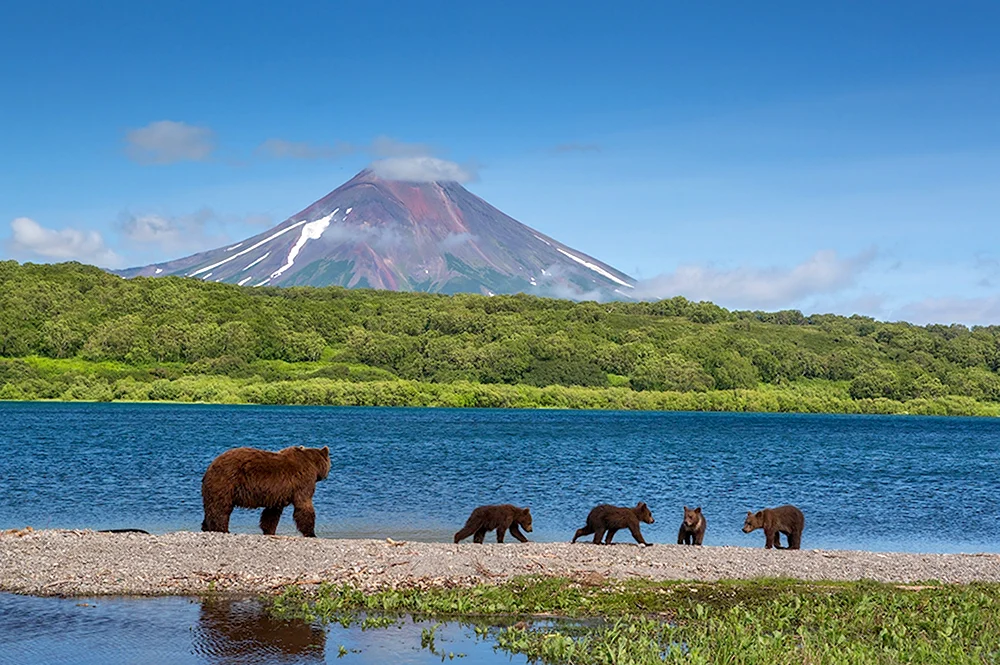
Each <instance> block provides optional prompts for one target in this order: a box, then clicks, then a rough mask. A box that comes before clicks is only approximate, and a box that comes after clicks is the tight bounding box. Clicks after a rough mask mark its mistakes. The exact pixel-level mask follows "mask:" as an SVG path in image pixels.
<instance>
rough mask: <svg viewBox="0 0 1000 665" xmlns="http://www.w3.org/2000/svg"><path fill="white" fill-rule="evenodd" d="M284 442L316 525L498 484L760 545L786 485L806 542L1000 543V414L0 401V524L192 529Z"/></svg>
mask: <svg viewBox="0 0 1000 665" xmlns="http://www.w3.org/2000/svg"><path fill="white" fill-rule="evenodd" d="M289 445H306V446H323V445H329V446H330V451H331V456H332V458H333V470H332V472H331V474H330V477H329V479H328V480H327V481H325V482H322V483H320V484H319V485H318V486H317V490H316V497H315V505H316V511H317V533H318V535H320V536H321V537H378V538H384V537H392V538H396V539H420V540H441V541H450V539H451V537H452V534H453V533H454V532H455V531H456V530H458V528H459V527H461V525H462V524H463V522H464V521H465V518H466V517H467V516H468V514H469V512H470V511H471V509H472V508H473V507H475V506H477V505H479V504H483V503H500V502H511V503H516V504H520V505H530V506H531V509H532V513H533V515H534V524H535V532H534V533H533V534H531V535H530V536H529V537H531V538H533V539H535V540H549V541H551V540H569V539H570V538H571V537H572V535H573V532H574V531H575V530H576V529H577V528H578V527H580V526H582V525H583V523H584V519H585V517H586V515H587V512H588V511H589V509H590V508H591V507H592V506H594V505H595V504H597V503H602V502H609V503H616V504H621V505H634V504H635V502H636V501H640V500H641V501H646V502H647V503H648V504H649V506H650V508H651V509H652V512H653V515H654V517H655V518H656V523H655V524H652V525H643V533H644V535H645V536H646V538H647V540H649V541H651V542H661V543H663V542H675V541H676V537H677V528H678V526H679V524H680V521H681V506H683V505H684V504H687V505H689V506H699V505H700V506H702V510H703V511H704V513H705V515H706V517H707V520H708V532H707V535H706V538H705V544H706V545H749V546H754V547H759V546H762V545H763V540H764V537H763V535H762V533H761V532H755V533H753V534H750V535H745V534H743V533H742V532H741V531H740V527H741V526H742V524H743V519H744V517H745V515H746V511H747V510H750V509H753V510H757V509H760V508H763V507H766V506H775V505H779V504H783V503H794V504H796V505H798V506H799V507H801V508H802V510H803V511H804V513H805V515H806V529H805V534H804V537H803V546H804V547H807V548H814V547H824V548H828V547H829V548H851V549H855V548H856V549H870V550H899V551H923V552H960V551H966V552H968V551H991V552H996V551H1000V420H993V419H985V418H932V417H910V416H885V417H882V416H842V415H797V414H796V415H786V414H729V413H639V412H582V411H547V410H464V409H389V408H330V407H316V408H313V407H258V406H214V405H211V406H210V405H167V404H73V403H69V404H63V403H15V402H5V403H2V402H0V488H2V489H0V529H6V528H21V527H24V526H29V525H30V526H32V527H34V528H36V529H40V528H93V529H102V528H118V527H136V528H142V529H146V530H149V531H152V532H164V531H173V530H197V529H198V528H199V527H200V524H201V518H202V513H201V498H200V483H201V476H202V474H203V473H204V471H205V468H206V467H207V466H208V463H209V462H210V461H211V460H212V459H213V458H214V457H215V456H216V455H218V454H219V453H221V452H222V451H224V450H226V449H228V448H232V447H234V446H255V447H259V448H267V449H279V448H282V447H284V446H289ZM290 513H291V511H286V513H285V515H284V517H283V518H282V523H281V526H280V528H279V532H283V533H293V532H294V526H293V524H292V521H291V514H290ZM257 519H258V511H239V510H238V511H236V513H234V519H233V521H232V523H231V527H232V530H234V531H243V532H251V533H252V532H256V531H257V526H256V523H257ZM487 538H488V539H491V538H492V535H490V536H487ZM619 540H621V541H622V542H627V541H628V540H630V539H629V538H628V536H627V535H626V536H625V537H624V538H621V537H620V538H619Z"/></svg>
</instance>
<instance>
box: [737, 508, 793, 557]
mask: <svg viewBox="0 0 1000 665" xmlns="http://www.w3.org/2000/svg"><path fill="white" fill-rule="evenodd" d="M805 526H806V518H805V516H804V515H803V514H802V511H801V510H799V509H798V508H796V507H795V506H779V507H777V508H765V509H764V510H760V511H757V513H756V514H755V513H752V512H750V511H747V519H746V521H745V522H744V523H743V533H750V532H751V531H754V530H756V529H764V548H765V549H771V548H772V547H776V548H778V549H786V548H784V547H782V546H781V538H780V536H779V535H778V534H781V533H783V534H785V536H786V537H787V538H788V547H787V549H790V550H797V549H799V547H800V546H801V545H802V529H803V528H805Z"/></svg>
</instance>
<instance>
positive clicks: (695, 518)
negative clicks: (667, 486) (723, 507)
mask: <svg viewBox="0 0 1000 665" xmlns="http://www.w3.org/2000/svg"><path fill="white" fill-rule="evenodd" d="M700 521H701V506H698V507H697V508H695V509H694V510H691V509H690V508H688V507H687V506H684V526H686V527H688V528H689V529H693V528H695V527H696V526H698V523H699V522H700Z"/></svg>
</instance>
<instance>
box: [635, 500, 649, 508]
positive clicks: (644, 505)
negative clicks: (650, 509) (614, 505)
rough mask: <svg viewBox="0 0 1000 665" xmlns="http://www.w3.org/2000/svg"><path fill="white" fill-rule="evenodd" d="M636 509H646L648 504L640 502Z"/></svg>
mask: <svg viewBox="0 0 1000 665" xmlns="http://www.w3.org/2000/svg"><path fill="white" fill-rule="evenodd" d="M635 507H636V508H645V507H646V504H645V502H643V501H640V502H639V503H637V504H636V505H635Z"/></svg>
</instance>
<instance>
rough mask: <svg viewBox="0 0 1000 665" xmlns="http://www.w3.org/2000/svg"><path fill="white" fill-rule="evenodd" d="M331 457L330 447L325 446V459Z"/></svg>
mask: <svg viewBox="0 0 1000 665" xmlns="http://www.w3.org/2000/svg"><path fill="white" fill-rule="evenodd" d="M329 456H330V446H323V457H329Z"/></svg>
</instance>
